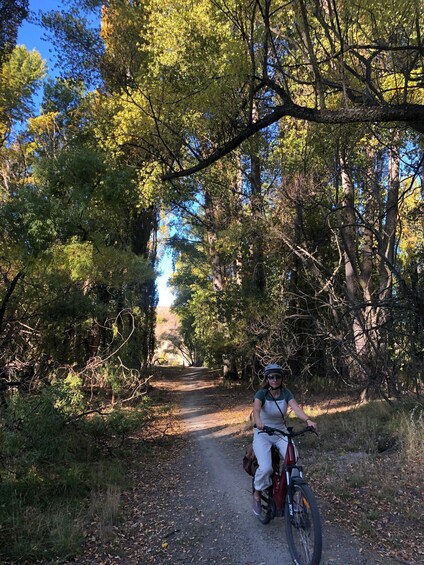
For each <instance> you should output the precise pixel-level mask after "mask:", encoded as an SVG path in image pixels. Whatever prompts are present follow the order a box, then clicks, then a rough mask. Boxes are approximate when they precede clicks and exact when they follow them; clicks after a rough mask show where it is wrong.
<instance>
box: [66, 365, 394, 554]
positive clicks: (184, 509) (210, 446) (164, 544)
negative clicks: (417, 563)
mask: <svg viewBox="0 0 424 565" xmlns="http://www.w3.org/2000/svg"><path fill="white" fill-rule="evenodd" d="M154 387H155V389H160V391H159V394H160V395H163V396H165V397H166V399H167V400H168V401H171V402H173V403H175V405H176V407H177V418H178V422H177V427H178V428H180V429H182V430H183V431H184V432H185V433H184V441H183V442H182V449H181V451H179V452H177V453H175V449H174V450H171V451H172V452H171V453H170V454H169V457H164V456H163V453H162V452H163V447H159V451H158V455H159V453H160V455H161V456H160V457H159V456H158V457H155V456H151V457H149V458H147V459H146V458H144V459H143V456H140V455H138V456H137V454H136V453H135V454H134V457H135V465H133V466H132V468H133V469H132V470H131V473H132V483H133V485H134V486H133V488H132V489H130V490H128V491H127V492H125V493H123V496H122V498H123V503H124V511H123V516H122V520H121V522H120V524H118V525H116V526H114V527H113V531H111V532H109V534H110V535H109V536H108V532H106V534H107V535H106V536H105V535H104V534H105V533H104V532H103V534H102V535H100V536H98V534H96V533H95V534H94V535H91V534H90V536H89V537H88V540H87V545H86V551H85V553H84V555H83V556H80V557H79V558H77V559H75V560H73V561H72V562H73V563H78V564H79V565H90V564H101V565H118V564H120V565H162V564H163V565H165V564H173V565H174V564H182V565H188V564H189V563H193V564H196V565H197V564H198V565H204V564H207V565H213V564H224V565H277V564H278V565H290V564H291V563H292V561H291V558H290V556H289V553H288V549H287V545H286V537H285V531H284V519H283V518H277V519H275V520H273V521H272V522H271V523H270V524H268V525H267V526H263V525H262V524H261V523H260V522H259V521H258V520H257V519H256V518H255V517H254V515H253V513H252V511H251V479H250V477H249V476H248V475H247V474H246V473H245V472H244V470H243V468H242V466H241V459H242V456H243V443H244V441H241V440H240V437H239V436H238V434H237V431H238V429H239V424H237V425H236V424H235V423H234V422H236V421H237V418H234V417H232V415H233V414H234V410H236V409H237V407H233V406H232V405H231V402H230V403H229V405H228V403H226V404H227V406H226V407H225V409H224V410H223V406H222V405H223V403H224V402H225V400H227V399H228V394H227V392H226V391H225V390H222V388H221V389H220V390H218V389H217V387H216V384H215V381H214V379H213V377H212V375H211V374H210V372H208V371H207V370H205V369H193V368H190V369H186V370H172V369H166V370H165V371H164V372H163V376H162V377H160V376H159V377H158V378H157V379H156V380H155V382H154ZM242 408H243V410H244V409H245V408H246V409H247V410H248V404H247V403H246V404H245V405H244V406H243V407H242ZM232 410H233V412H232ZM168 445H169V444H168ZM157 461H160V464H158V463H157ZM311 486H312V487H313V481H311ZM326 511H327V512H328V510H326ZM326 511H325V509H323V508H321V515H322V519H323V558H322V561H321V563H322V565H325V564H328V565H330V564H334V565H361V564H370V565H377V564H378V565H380V564H381V565H382V564H383V563H384V565H394V564H397V563H399V562H397V561H393V560H391V559H389V558H382V557H381V556H380V555H377V554H373V553H371V552H369V551H367V550H366V549H365V548H362V547H361V543H360V542H359V541H358V540H357V539H354V538H352V537H351V536H350V535H349V534H347V533H346V532H344V531H342V530H339V529H336V528H334V527H330V526H329V525H328V523H327V521H326ZM346 511H347V512H348V509H346Z"/></svg>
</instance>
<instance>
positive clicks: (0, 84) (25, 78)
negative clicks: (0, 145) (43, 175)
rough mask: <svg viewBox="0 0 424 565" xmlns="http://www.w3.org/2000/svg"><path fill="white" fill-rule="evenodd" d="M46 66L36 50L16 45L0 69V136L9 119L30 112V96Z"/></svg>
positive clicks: (13, 120)
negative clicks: (30, 50)
mask: <svg viewBox="0 0 424 565" xmlns="http://www.w3.org/2000/svg"><path fill="white" fill-rule="evenodd" d="M45 73H46V66H45V63H44V61H43V60H42V59H41V56H40V54H39V53H38V52H37V51H35V50H34V51H32V52H29V51H28V50H27V49H26V48H25V47H24V46H23V45H18V46H17V47H15V49H14V50H13V51H12V53H11V54H10V56H9V57H8V59H7V60H6V61H5V62H3V63H2V65H1V68H0V139H1V140H2V141H4V137H5V136H6V134H7V133H9V131H10V127H11V125H12V123H13V122H16V121H18V120H24V119H25V118H26V117H27V116H28V114H29V113H30V111H31V99H32V96H33V94H34V92H35V90H36V89H37V87H38V86H39V84H40V81H41V79H42V78H43V77H44V76H45Z"/></svg>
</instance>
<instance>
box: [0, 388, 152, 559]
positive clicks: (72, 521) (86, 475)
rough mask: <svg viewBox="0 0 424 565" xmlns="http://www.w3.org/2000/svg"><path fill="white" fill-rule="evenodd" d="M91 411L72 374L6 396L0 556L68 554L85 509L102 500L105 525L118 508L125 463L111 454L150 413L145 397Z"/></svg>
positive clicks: (0, 424)
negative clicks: (35, 390)
mask: <svg viewBox="0 0 424 565" xmlns="http://www.w3.org/2000/svg"><path fill="white" fill-rule="evenodd" d="M73 393H74V394H75V397H74V398H73ZM81 410H82V412H81ZM84 410H85V412H84ZM89 412H90V411H89V410H88V409H87V407H84V406H83V403H82V400H81V396H80V387H79V383H77V382H76V381H74V380H73V381H72V383H71V382H68V383H63V384H62V385H60V386H59V385H56V384H55V385H53V386H49V387H46V388H44V389H43V390H42V391H41V392H40V393H39V394H37V395H26V396H25V395H18V394H17V395H16V396H14V397H13V398H12V399H11V401H10V403H9V407H8V409H7V410H6V413H5V414H4V417H3V418H2V419H0V453H1V454H2V461H1V463H2V471H1V480H0V562H1V561H3V560H14V559H18V560H42V561H43V562H44V561H45V560H47V559H53V558H59V559H64V558H68V557H69V556H71V555H73V554H75V552H77V551H78V549H79V548H80V545H81V543H82V539H83V536H82V528H83V524H82V521H81V516H82V515H83V514H84V515H87V513H89V512H96V513H97V510H98V509H99V508H101V507H102V506H104V508H105V510H104V512H102V514H101V516H100V519H101V520H103V519H104V520H106V521H107V523H108V524H109V525H110V523H111V521H113V520H115V519H116V517H117V516H118V515H119V499H120V492H121V489H122V486H123V480H124V479H123V477H125V471H124V468H123V466H122V464H121V462H120V459H119V457H115V458H111V457H110V454H111V452H114V454H115V455H120V454H122V453H120V452H119V451H118V450H119V449H121V447H122V445H123V443H124V440H125V438H126V437H127V436H128V434H130V433H133V432H135V431H137V430H138V429H140V428H142V427H143V426H145V425H146V424H147V423H148V422H149V421H150V419H151V410H150V405H149V401H148V400H147V399H145V400H143V401H142V402H141V403H140V406H139V408H134V409H129V410H123V409H122V408H121V409H116V410H112V409H110V410H108V412H107V414H104V415H100V414H98V413H96V414H95V415H93V414H90V413H89ZM93 500H96V501H97V506H96V508H97V510H96V508H94V506H93V503H92V501H93Z"/></svg>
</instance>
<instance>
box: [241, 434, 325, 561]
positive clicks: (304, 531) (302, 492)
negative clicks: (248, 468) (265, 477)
mask: <svg viewBox="0 0 424 565" xmlns="http://www.w3.org/2000/svg"><path fill="white" fill-rule="evenodd" d="M306 432H313V433H315V434H316V431H315V430H314V428H312V427H311V426H308V427H306V428H304V429H302V430H299V431H297V432H294V431H293V428H287V432H285V431H283V430H279V429H277V428H270V427H268V426H265V427H264V429H263V430H262V431H261V432H259V433H267V434H269V435H273V434H277V433H278V434H281V435H282V436H285V437H287V440H288V445H287V451H286V456H285V459H284V462H283V463H282V462H281V461H280V454H279V452H278V449H277V448H276V447H275V446H272V448H271V453H272V466H273V473H272V485H271V486H270V487H269V488H268V489H266V490H265V491H262V493H261V514H259V515H258V519H259V521H260V522H262V524H268V522H270V520H273V519H274V518H275V517H279V516H283V515H284V516H285V522H286V536H287V542H288V545H289V550H290V554H291V556H292V558H293V561H294V563H295V564H296V565H318V564H319V562H320V560H321V552H322V533H321V518H320V514H319V510H318V505H317V502H316V499H315V496H314V495H313V493H312V491H311V489H310V487H309V486H308V485H307V483H306V482H305V480H304V479H303V468H302V466H301V465H298V464H297V457H296V447H295V444H294V442H293V438H294V437H297V436H301V435H303V434H305V433H306ZM317 435H318V434H317ZM252 487H253V488H254V486H253V480H252Z"/></svg>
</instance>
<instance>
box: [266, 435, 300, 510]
mask: <svg viewBox="0 0 424 565" xmlns="http://www.w3.org/2000/svg"><path fill="white" fill-rule="evenodd" d="M294 465H296V450H295V447H294V445H293V443H292V441H291V438H290V439H289V441H288V445H287V451H286V456H285V458H284V467H283V471H284V472H283V471H281V472H280V470H278V472H277V470H274V473H273V475H272V500H273V501H274V504H275V515H276V516H283V515H284V502H285V499H286V494H287V485H288V484H289V481H290V473H291V470H292V469H293V466H294ZM299 470H301V469H300V468H299Z"/></svg>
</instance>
